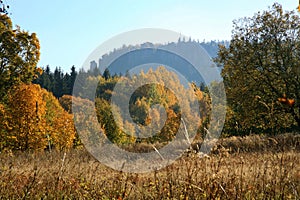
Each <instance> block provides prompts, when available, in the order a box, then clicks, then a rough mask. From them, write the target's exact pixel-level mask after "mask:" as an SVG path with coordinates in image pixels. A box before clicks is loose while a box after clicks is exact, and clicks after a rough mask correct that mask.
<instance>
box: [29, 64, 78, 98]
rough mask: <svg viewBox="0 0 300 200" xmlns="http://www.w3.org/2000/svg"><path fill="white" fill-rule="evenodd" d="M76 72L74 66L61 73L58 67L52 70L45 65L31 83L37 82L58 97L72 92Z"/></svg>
mask: <svg viewBox="0 0 300 200" xmlns="http://www.w3.org/2000/svg"><path fill="white" fill-rule="evenodd" d="M77 74H78V72H77V71H76V69H75V66H72V67H71V72H70V73H67V72H66V73H63V72H62V70H61V68H60V67H56V68H55V70H54V72H52V71H51V70H50V67H49V66H47V67H46V68H45V69H43V72H42V73H41V74H40V75H38V77H37V78H36V79H34V80H33V81H32V83H34V84H39V85H40V86H41V87H42V88H45V89H46V90H47V91H49V92H52V93H53V95H54V96H55V97H57V98H59V97H61V96H63V95H64V94H66V95H71V94H72V90H73V85H74V82H75V80H76V76H77Z"/></svg>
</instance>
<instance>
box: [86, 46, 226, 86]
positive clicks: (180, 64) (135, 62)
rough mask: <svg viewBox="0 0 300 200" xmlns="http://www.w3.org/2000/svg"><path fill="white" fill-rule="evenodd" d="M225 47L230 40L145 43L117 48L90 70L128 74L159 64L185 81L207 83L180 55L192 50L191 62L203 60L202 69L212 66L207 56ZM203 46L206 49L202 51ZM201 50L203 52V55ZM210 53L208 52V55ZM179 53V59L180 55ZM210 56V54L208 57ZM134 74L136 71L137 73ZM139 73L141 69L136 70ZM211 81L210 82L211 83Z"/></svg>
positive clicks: (215, 54)
mask: <svg viewBox="0 0 300 200" xmlns="http://www.w3.org/2000/svg"><path fill="white" fill-rule="evenodd" d="M219 44H222V45H225V46H228V45H229V42H227V41H221V42H217V41H210V42H201V43H200V42H196V41H191V40H189V41H187V42H185V41H180V40H179V41H178V42H177V43H174V42H172V43H168V44H164V45H161V44H152V43H144V44H141V45H137V46H125V45H124V46H123V47H122V48H120V49H115V50H114V51H113V52H110V53H109V54H105V55H103V56H102V57H101V58H99V60H98V63H96V62H93V64H91V66H90V69H91V70H95V68H96V67H98V68H99V70H100V72H101V73H103V72H104V69H106V68H108V70H109V71H110V74H123V75H124V74H125V73H127V72H128V71H129V70H131V69H132V68H133V67H136V66H143V67H142V69H143V70H144V71H146V70H148V69H149V68H150V67H152V68H156V67H158V66H159V65H164V66H169V67H171V68H173V69H174V70H175V71H178V72H179V73H180V74H183V75H184V76H185V78H186V79H187V80H188V81H189V82H191V81H193V82H196V83H201V82H204V80H203V77H202V76H201V74H199V72H198V71H197V70H196V69H195V68H194V67H193V66H192V65H191V63H189V62H188V61H187V60H185V59H184V58H182V57H181V56H180V55H182V54H180V52H181V53H183V52H185V51H189V52H190V54H189V55H188V56H189V58H190V59H193V60H197V59H198V60H199V59H200V60H201V59H202V61H201V63H200V65H201V67H203V68H205V67H211V66H212V65H213V63H212V62H207V61H203V60H207V59H205V57H207V56H205V55H207V54H208V55H209V56H210V57H211V58H214V57H216V56H217V53H218V49H219V47H218V45H219ZM199 46H201V47H202V48H203V49H204V51H203V49H202V48H199ZM199 49H202V51H200V52H199ZM205 51H206V52H205ZM172 52H179V54H180V55H179V56H178V55H177V54H176V53H172ZM206 53H207V54H206ZM133 71H134V70H133ZM135 72H138V69H137V70H135ZM208 81H209V82H210V80H208Z"/></svg>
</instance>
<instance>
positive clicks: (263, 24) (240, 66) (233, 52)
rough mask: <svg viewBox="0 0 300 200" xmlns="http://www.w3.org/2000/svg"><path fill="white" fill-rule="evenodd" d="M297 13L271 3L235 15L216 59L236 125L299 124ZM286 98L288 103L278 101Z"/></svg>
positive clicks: (299, 28)
mask: <svg viewBox="0 0 300 200" xmlns="http://www.w3.org/2000/svg"><path fill="white" fill-rule="evenodd" d="M299 35H300V19H299V16H298V15H296V14H295V13H294V12H293V11H292V12H284V11H283V10H282V6H281V5H279V4H277V3H275V4H274V5H273V6H272V7H271V8H270V9H269V10H268V11H264V12H258V13H256V14H255V15H254V16H253V17H249V18H242V19H239V20H236V21H234V29H233V35H232V39H231V41H230V46H229V48H225V47H224V46H220V50H219V52H218V58H217V59H216V61H217V62H218V63H219V64H220V65H222V66H224V68H223V71H222V76H223V78H224V83H225V87H226V94H227V98H228V103H229V106H230V108H229V109H230V110H232V111H233V112H234V116H231V119H236V121H235V123H234V125H235V126H236V127H238V128H241V129H243V130H248V131H249V130H255V129H256V130H262V129H269V130H272V131H275V130H274V129H275V128H278V127H281V128H284V127H290V126H292V125H294V124H296V125H298V127H299V126H300V84H299V83H300V67H299V66H300V59H299V58H300V53H299V48H300V37H299ZM281 98H286V100H287V101H289V102H291V103H283V102H282V101H278V100H279V99H281Z"/></svg>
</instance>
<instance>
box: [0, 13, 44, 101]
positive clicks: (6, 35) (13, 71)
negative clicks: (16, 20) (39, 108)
mask: <svg viewBox="0 0 300 200" xmlns="http://www.w3.org/2000/svg"><path fill="white" fill-rule="evenodd" d="M39 56H40V44H39V40H38V38H37V36H36V34H35V33H32V34H29V33H28V32H26V31H23V30H21V29H20V27H18V26H17V27H16V28H15V29H14V28H13V25H12V21H11V19H10V18H9V16H8V15H6V14H2V13H1V12H0V99H1V98H3V97H4V95H5V94H6V93H7V90H8V89H9V88H10V87H11V86H13V85H16V84H19V83H21V82H24V83H29V82H31V81H32V79H33V78H34V77H35V75H36V74H37V72H38V70H39V69H38V68H37V66H36V65H37V62H38V60H39Z"/></svg>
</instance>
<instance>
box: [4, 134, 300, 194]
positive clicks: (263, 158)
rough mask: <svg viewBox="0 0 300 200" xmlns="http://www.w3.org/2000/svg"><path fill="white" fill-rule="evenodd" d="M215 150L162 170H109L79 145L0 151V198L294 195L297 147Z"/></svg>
mask: <svg viewBox="0 0 300 200" xmlns="http://www.w3.org/2000/svg"><path fill="white" fill-rule="evenodd" d="M285 137H287V136H285ZM297 137H298V136H297ZM228 140H233V139H232V138H231V139H228ZM223 142H224V141H223ZM257 142H258V141H257ZM277 145H278V144H277ZM218 152H219V153H218V154H211V155H209V157H204V158H199V156H198V154H193V153H189V154H186V155H184V156H183V157H182V158H180V159H178V160H177V161H176V162H175V163H173V164H172V165H170V166H168V167H167V168H165V169H162V170H160V171H154V172H151V173H145V174H129V173H124V172H119V171H114V170H112V169H110V168H108V167H105V166H103V165H102V164H101V163H99V162H98V161H97V160H95V159H94V158H92V157H91V156H90V155H89V154H88V153H87V152H86V151H85V150H71V151H69V152H66V153H63V152H52V153H49V152H42V153H25V152H23V153H17V154H0V160H1V162H0V177H1V179H0V198H1V199H40V198H43V199H62V198H66V199H299V198H300V151H298V146H296V148H294V147H293V148H282V149H281V150H278V151H268V150H267V149H265V150H264V151H262V150H261V151H253V152H250V151H249V152H246V151H240V152H239V153H238V152H231V153H230V152H229V153H227V154H225V153H220V152H221V151H218Z"/></svg>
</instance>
